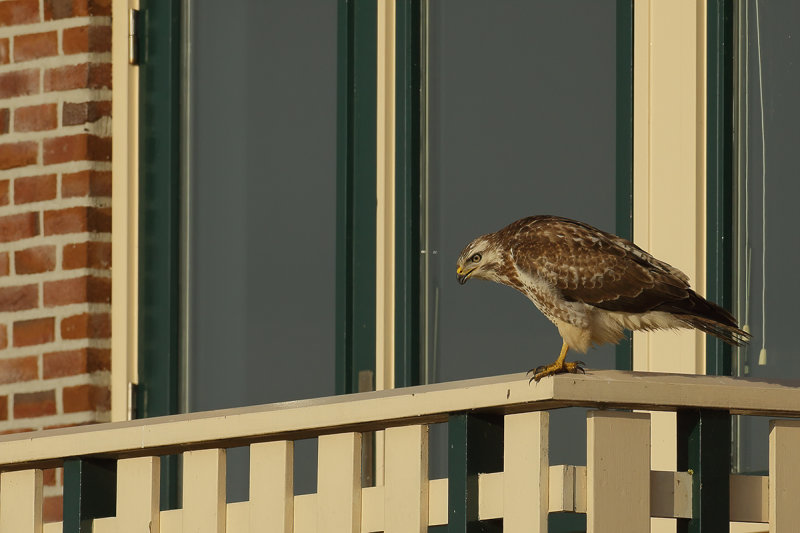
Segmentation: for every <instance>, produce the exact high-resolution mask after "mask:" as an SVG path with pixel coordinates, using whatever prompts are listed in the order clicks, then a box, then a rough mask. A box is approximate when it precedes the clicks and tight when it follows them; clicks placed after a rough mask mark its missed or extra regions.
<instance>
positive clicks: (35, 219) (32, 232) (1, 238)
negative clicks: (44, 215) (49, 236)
mask: <svg viewBox="0 0 800 533" xmlns="http://www.w3.org/2000/svg"><path fill="white" fill-rule="evenodd" d="M36 235H39V213H36V212H31V213H20V214H18V215H8V216H5V217H0V242H10V241H19V240H21V239H28V238H30V237H35V236H36Z"/></svg>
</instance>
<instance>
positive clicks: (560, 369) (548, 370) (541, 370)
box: [528, 342, 585, 383]
mask: <svg viewBox="0 0 800 533" xmlns="http://www.w3.org/2000/svg"><path fill="white" fill-rule="evenodd" d="M567 350H569V346H567V343H566V342H565V343H564V344H563V345H562V346H561V353H560V354H558V359H556V360H555V362H553V363H550V364H549V365H547V366H539V367H536V368H534V369H533V370H530V371H529V372H528V373H529V374H530V373H533V377H531V379H530V380H529V381H528V383H530V382H531V381H536V382H537V383H538V382H539V380H540V379H542V378H543V377H547V376H552V375H555V374H564V373H569V374H577V373H578V372H580V373H581V374H584V373H585V372H584V370H583V365H584V362H583V361H574V362H569V363H566V362H564V359H565V358H566V357H567Z"/></svg>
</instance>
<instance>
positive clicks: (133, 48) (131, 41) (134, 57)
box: [128, 9, 139, 65]
mask: <svg viewBox="0 0 800 533" xmlns="http://www.w3.org/2000/svg"><path fill="white" fill-rule="evenodd" d="M128 63H130V64H131V65H138V64H139V10H138V9H131V10H130V11H129V12H128Z"/></svg>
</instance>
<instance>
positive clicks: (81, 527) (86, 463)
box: [64, 457, 117, 533]
mask: <svg viewBox="0 0 800 533" xmlns="http://www.w3.org/2000/svg"><path fill="white" fill-rule="evenodd" d="M116 512H117V461H116V460H114V459H95V458H81V457H78V458H74V459H67V460H66V461H64V533H91V531H92V519H94V518H105V517H109V516H114V515H116Z"/></svg>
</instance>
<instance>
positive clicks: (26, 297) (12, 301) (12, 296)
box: [0, 284, 39, 346]
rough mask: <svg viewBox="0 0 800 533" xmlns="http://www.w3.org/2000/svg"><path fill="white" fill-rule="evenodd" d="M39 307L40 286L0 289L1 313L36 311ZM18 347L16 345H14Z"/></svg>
mask: <svg viewBox="0 0 800 533" xmlns="http://www.w3.org/2000/svg"><path fill="white" fill-rule="evenodd" d="M38 305H39V286H38V285H35V284H31V285H19V286H16V287H0V312H8V311H22V310H23V309H35V308H36V307H37V306H38ZM14 346H16V344H15V345H14Z"/></svg>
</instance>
